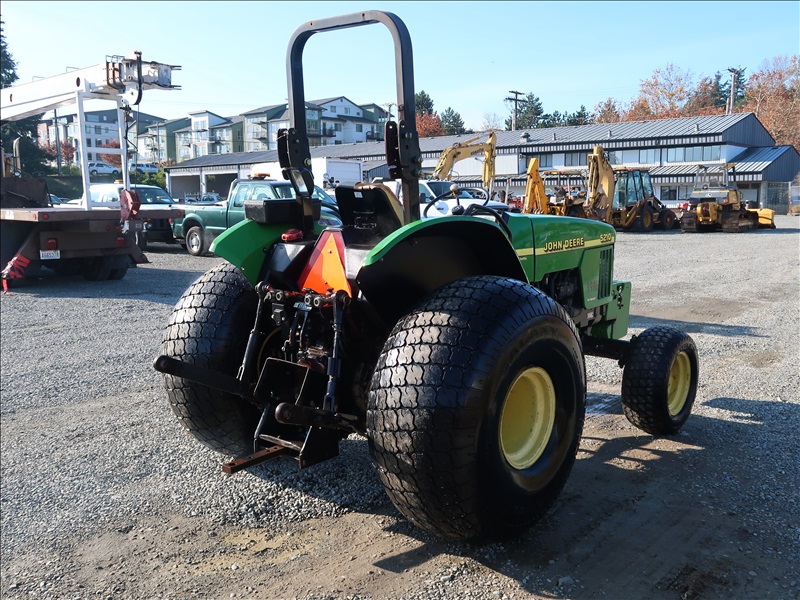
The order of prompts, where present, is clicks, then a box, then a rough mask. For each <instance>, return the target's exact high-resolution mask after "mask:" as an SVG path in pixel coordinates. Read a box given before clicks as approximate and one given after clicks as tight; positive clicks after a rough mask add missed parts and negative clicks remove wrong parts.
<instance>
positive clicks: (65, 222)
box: [0, 52, 180, 290]
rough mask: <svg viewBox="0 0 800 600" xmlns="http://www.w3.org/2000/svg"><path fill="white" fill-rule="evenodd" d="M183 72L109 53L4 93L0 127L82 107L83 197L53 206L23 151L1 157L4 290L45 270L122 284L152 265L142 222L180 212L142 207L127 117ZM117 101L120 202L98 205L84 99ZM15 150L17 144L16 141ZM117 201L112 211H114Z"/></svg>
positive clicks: (0, 262) (79, 132)
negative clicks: (131, 270) (133, 180)
mask: <svg viewBox="0 0 800 600" xmlns="http://www.w3.org/2000/svg"><path fill="white" fill-rule="evenodd" d="M177 69H180V67H177V66H171V65H167V64H164V63H159V62H145V61H143V60H142V56H141V53H140V52H135V53H133V54H132V55H130V56H128V57H123V56H107V57H106V60H105V62H103V63H99V64H97V65H94V66H91V67H87V68H84V69H78V70H75V71H70V72H68V73H64V74H61V75H56V76H54V77H48V78H44V79H39V80H36V81H33V82H30V83H25V84H20V85H15V86H11V87H7V88H3V89H2V107H3V112H2V122H3V123H5V122H12V121H17V120H20V119H24V118H26V117H30V116H33V115H38V114H41V113H43V112H47V111H49V110H53V109H55V108H59V107H62V106H70V105H77V122H78V128H77V135H78V138H79V140H80V142H79V143H80V152H81V160H80V166H81V175H82V180H83V196H82V198H81V202H80V203H79V204H59V205H51V203H50V202H49V194H48V189H47V182H46V180H45V179H43V178H35V177H31V176H29V175H27V174H26V173H24V172H23V170H22V165H21V164H20V160H19V153H18V152H17V151H14V152H13V156H8V157H6V156H5V155H4V156H3V172H2V196H1V197H0V232H1V233H0V236H1V237H2V240H1V241H0V269H2V272H1V275H0V276H1V277H2V281H3V289H4V290H7V289H8V285H9V283H10V282H11V281H13V280H19V279H25V278H26V277H31V276H34V275H35V274H37V273H38V271H39V269H40V267H41V266H47V267H50V268H51V269H52V270H54V271H56V273H63V274H78V273H82V274H83V276H84V277H85V278H86V279H88V280H91V281H96V280H105V279H121V278H122V277H124V276H125V274H126V273H127V270H128V267H129V266H131V265H133V266H135V265H137V264H142V263H147V262H148V259H147V257H146V256H145V255H144V253H143V252H142V251H141V249H140V248H139V247H138V246H137V244H136V241H135V240H136V234H137V232H138V233H139V234H141V233H142V231H143V228H144V222H145V219H169V218H171V217H173V216H176V215H177V214H178V211H177V210H176V209H173V208H170V207H164V208H150V207H143V206H142V203H141V201H140V199H139V197H138V194H137V192H136V191H135V190H132V189H131V186H130V185H129V180H128V174H129V170H128V152H127V146H128V141H127V135H126V134H127V131H126V125H125V123H126V115H127V114H128V113H129V112H130V111H131V107H132V106H134V105H136V104H138V103H139V102H140V101H141V99H142V94H143V92H144V91H146V90H153V89H161V90H171V89H177V88H178V87H179V86H176V85H173V84H172V72H173V71H175V70H177ZM90 100H105V101H107V102H108V101H110V102H113V103H115V105H116V110H117V127H118V132H119V146H120V147H119V148H118V149H115V148H104V149H103V152H104V153H106V154H120V156H121V162H122V166H121V169H120V170H121V176H122V185H123V187H124V190H123V191H122V193H121V195H120V201H119V202H115V203H108V202H104V203H100V202H96V201H93V199H92V193H91V188H90V173H89V166H88V165H89V158H88V148H87V146H88V144H86V143H84V142H85V139H84V136H85V129H86V117H85V111H84V102H86V101H90ZM14 146H15V148H16V147H18V144H17V143H15V144H14ZM110 204H113V206H110Z"/></svg>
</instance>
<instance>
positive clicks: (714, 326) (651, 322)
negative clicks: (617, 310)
mask: <svg viewBox="0 0 800 600" xmlns="http://www.w3.org/2000/svg"><path fill="white" fill-rule="evenodd" d="M657 325H669V326H670V327H675V328H677V329H680V330H681V331H685V332H686V333H689V334H691V333H707V334H711V335H722V336H726V337H768V336H767V335H764V334H760V333H758V328H756V327H748V326H747V325H722V324H720V323H701V322H691V321H677V320H673V319H659V318H657V317H645V316H642V315H631V316H630V326H631V327H632V328H642V329H648V328H650V327H655V326H657Z"/></svg>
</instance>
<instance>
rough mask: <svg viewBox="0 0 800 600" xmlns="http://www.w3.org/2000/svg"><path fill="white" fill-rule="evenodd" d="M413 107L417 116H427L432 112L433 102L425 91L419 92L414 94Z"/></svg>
mask: <svg viewBox="0 0 800 600" xmlns="http://www.w3.org/2000/svg"><path fill="white" fill-rule="evenodd" d="M414 105H415V107H416V111H417V114H418V115H429V114H431V113H432V112H433V100H431V97H430V96H428V94H427V93H426V92H425V90H420V91H418V92H417V93H416V94H414Z"/></svg>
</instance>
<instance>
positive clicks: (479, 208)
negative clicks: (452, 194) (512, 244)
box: [464, 204, 512, 239]
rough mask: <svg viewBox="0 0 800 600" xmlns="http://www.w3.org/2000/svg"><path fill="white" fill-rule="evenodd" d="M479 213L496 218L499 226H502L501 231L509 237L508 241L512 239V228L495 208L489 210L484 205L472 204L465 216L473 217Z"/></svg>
mask: <svg viewBox="0 0 800 600" xmlns="http://www.w3.org/2000/svg"><path fill="white" fill-rule="evenodd" d="M479 213H483V214H485V215H489V216H490V217H494V219H495V220H496V221H497V224H498V225H500V229H502V230H503V231H504V232H505V234H506V235H507V236H508V239H511V238H512V235H511V228H510V227H509V226H508V224H507V223H506V222H505V220H504V219H503V216H502V215H501V214H500V213H499V212H497V211H496V210H495V209H493V208H489V207H488V206H486V205H484V204H470V205H469V206H468V207H467V210H465V211H464V216H465V217H471V216H472V215H476V214H479Z"/></svg>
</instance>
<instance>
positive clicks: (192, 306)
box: [161, 263, 260, 456]
mask: <svg viewBox="0 0 800 600" xmlns="http://www.w3.org/2000/svg"><path fill="white" fill-rule="evenodd" d="M257 304H258V297H257V295H256V292H255V290H254V289H253V286H251V285H250V283H249V282H248V281H247V279H245V277H244V275H242V273H241V271H239V269H237V268H236V267H234V266H233V265H231V264H229V263H222V264H221V265H219V266H217V267H215V268H213V269H211V270H209V271H207V272H206V273H205V274H203V275H201V276H200V278H198V279H197V281H195V282H194V283H193V284H192V285H191V286H190V287H189V289H187V290H186V291H185V292H184V294H183V296H181V298H180V300H179V301H178V303H177V304H176V305H175V308H174V310H173V311H172V314H171V315H170V318H169V323H168V325H167V329H166V332H165V334H164V341H163V343H162V345H161V354H163V355H166V356H170V357H172V358H176V359H178V360H181V361H185V362H187V363H191V364H194V365H198V366H200V367H203V368H205V369H208V370H210V371H216V372H219V373H223V374H226V375H231V376H235V375H236V373H237V371H238V369H239V366H240V365H241V364H242V358H243V357H244V350H245V347H246V345H247V339H248V336H249V333H250V329H251V328H252V326H253V322H254V320H255V314H256V306H257ZM163 380H164V387H165V388H166V390H167V398H168V400H169V403H170V405H171V406H172V410H173V412H174V413H175V415H176V416H177V417H178V419H179V420H180V421H181V423H182V424H183V426H184V428H185V429H186V430H187V431H189V432H190V433H191V434H192V435H193V436H194V437H195V438H197V439H198V440H199V441H200V442H201V443H202V444H203V445H204V446H207V447H208V448H211V449H212V450H216V451H218V452H222V453H224V454H226V455H231V456H234V455H241V454H244V453H249V452H252V451H253V434H254V433H255V430H256V426H257V425H258V420H259V418H260V411H259V410H258V408H256V407H255V406H254V405H252V404H250V403H248V402H246V401H245V400H243V399H242V398H240V397H239V396H236V395H233V394H228V393H225V392H223V391H220V390H215V389H211V388H209V387H206V386H204V385H200V384H198V383H195V382H193V381H188V380H186V379H182V378H180V377H175V376H172V375H166V374H165V375H163Z"/></svg>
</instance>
